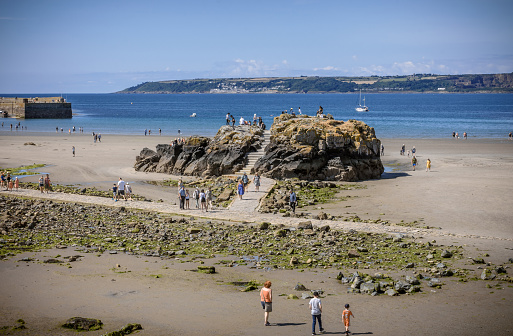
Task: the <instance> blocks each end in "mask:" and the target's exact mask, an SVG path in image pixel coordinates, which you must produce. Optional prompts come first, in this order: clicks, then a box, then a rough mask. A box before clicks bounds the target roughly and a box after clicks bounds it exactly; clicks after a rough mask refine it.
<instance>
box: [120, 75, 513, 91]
mask: <svg viewBox="0 0 513 336" xmlns="http://www.w3.org/2000/svg"><path fill="white" fill-rule="evenodd" d="M360 89H361V90H363V91H365V92H489V93H512V92H513V73H509V74H481V75H479V74H477V75H476V74H469V75H433V74H414V75H410V76H369V77H317V76H301V77H268V78H222V79H191V80H170V81H160V82H145V83H141V84H139V85H136V86H132V87H130V88H127V89H124V90H122V91H119V92H118V93H348V92H354V91H357V90H360Z"/></svg>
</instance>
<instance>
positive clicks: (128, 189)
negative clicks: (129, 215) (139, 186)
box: [125, 183, 132, 200]
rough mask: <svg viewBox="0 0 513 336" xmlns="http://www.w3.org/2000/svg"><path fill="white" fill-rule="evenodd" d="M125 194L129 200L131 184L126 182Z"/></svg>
mask: <svg viewBox="0 0 513 336" xmlns="http://www.w3.org/2000/svg"><path fill="white" fill-rule="evenodd" d="M125 194H126V196H127V197H128V198H129V199H130V200H132V186H131V185H130V184H128V183H127V184H126V185H125Z"/></svg>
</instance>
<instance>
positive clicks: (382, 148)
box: [381, 144, 385, 156]
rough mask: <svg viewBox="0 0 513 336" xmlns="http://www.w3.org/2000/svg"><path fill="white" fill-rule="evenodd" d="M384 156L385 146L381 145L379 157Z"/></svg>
mask: <svg viewBox="0 0 513 336" xmlns="http://www.w3.org/2000/svg"><path fill="white" fill-rule="evenodd" d="M383 155H385V146H383V144H381V156H383Z"/></svg>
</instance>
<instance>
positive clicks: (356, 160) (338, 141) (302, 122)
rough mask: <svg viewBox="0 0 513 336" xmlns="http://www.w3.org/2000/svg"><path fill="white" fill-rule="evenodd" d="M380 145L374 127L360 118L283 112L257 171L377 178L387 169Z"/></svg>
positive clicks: (291, 175)
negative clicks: (318, 116) (347, 118)
mask: <svg viewBox="0 0 513 336" xmlns="http://www.w3.org/2000/svg"><path fill="white" fill-rule="evenodd" d="M380 148H381V141H380V140H379V139H377V138H376V136H375V134H374V129H373V128H372V127H369V126H368V125H366V124H365V123H363V122H361V121H357V120H348V121H345V122H344V121H340V120H334V119H332V118H317V117H309V116H292V115H290V114H281V115H280V116H278V117H276V118H274V123H273V125H272V127H271V143H270V144H269V145H268V146H267V147H266V149H265V155H264V156H263V157H261V158H260V159H259V160H258V161H257V162H256V164H255V167H254V171H255V172H258V173H260V174H262V175H264V176H267V177H271V178H275V179H284V178H294V177H297V178H299V179H302V180H332V181H357V180H367V179H376V178H380V176H381V174H382V173H383V172H384V168H383V164H382V163H381V159H380Z"/></svg>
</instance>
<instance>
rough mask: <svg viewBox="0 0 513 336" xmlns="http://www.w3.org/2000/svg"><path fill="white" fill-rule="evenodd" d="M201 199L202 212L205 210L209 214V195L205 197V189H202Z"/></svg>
mask: <svg viewBox="0 0 513 336" xmlns="http://www.w3.org/2000/svg"><path fill="white" fill-rule="evenodd" d="M199 198H200V203H201V211H203V209H205V212H208V209H207V195H205V189H201V191H200V194H199Z"/></svg>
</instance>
